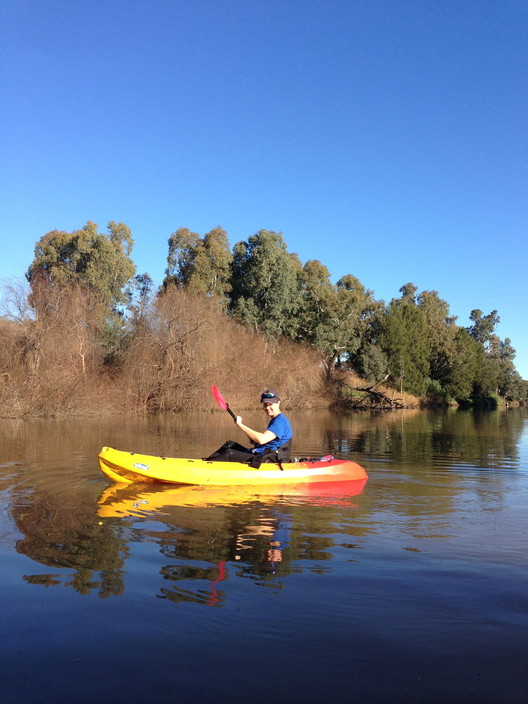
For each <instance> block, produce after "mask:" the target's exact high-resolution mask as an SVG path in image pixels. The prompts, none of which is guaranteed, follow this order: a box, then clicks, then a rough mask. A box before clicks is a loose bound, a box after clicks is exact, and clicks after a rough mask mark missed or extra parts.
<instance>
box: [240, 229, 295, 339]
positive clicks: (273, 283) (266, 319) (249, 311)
mask: <svg viewBox="0 0 528 704" xmlns="http://www.w3.org/2000/svg"><path fill="white" fill-rule="evenodd" d="M299 272H300V263H299V260H298V258H297V257H296V255H292V254H290V253H289V252H288V250H287V249H286V244H285V242H284V239H283V236H282V234H281V233H278V232H273V231H270V230H259V232H257V233H256V234H255V235H252V236H251V237H249V239H248V240H247V242H237V244H236V245H235V246H234V248H233V263H232V279H231V281H232V287H233V288H232V294H231V310H232V312H233V313H234V314H235V316H236V317H238V318H240V320H241V321H242V322H244V323H245V324H246V325H248V326H249V327H251V328H254V329H255V330H258V331H260V332H262V333H264V334H265V335H268V336H269V337H279V336H280V335H284V336H286V337H290V338H294V337H295V336H296V331H297V323H296V315H297V312H298V310H299V288H298V276H299Z"/></svg>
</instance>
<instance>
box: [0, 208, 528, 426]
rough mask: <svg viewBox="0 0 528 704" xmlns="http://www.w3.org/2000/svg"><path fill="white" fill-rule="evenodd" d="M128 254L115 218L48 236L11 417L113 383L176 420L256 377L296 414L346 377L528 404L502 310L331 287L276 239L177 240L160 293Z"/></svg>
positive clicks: (41, 245)
mask: <svg viewBox="0 0 528 704" xmlns="http://www.w3.org/2000/svg"><path fill="white" fill-rule="evenodd" d="M132 248H133V238H132V233H131V231H130V228H129V227H128V226H127V225H125V224H124V223H116V222H110V223H109V224H108V227H107V231H106V232H100V231H99V228H98V227H97V225H95V224H94V223H92V222H88V223H87V224H86V225H85V226H84V227H83V228H81V229H80V230H76V231H73V232H69V233H68V232H63V231H58V230H53V231H52V232H49V233H47V234H46V235H44V236H43V237H42V238H41V239H40V240H39V241H38V242H37V243H36V246H35V253H34V259H33V261H32V262H31V264H30V266H29V268H28V270H27V273H26V280H27V285H28V290H27V291H22V290H20V289H18V290H17V289H16V287H13V286H10V287H7V288H6V290H5V291H4V302H3V308H4V310H3V316H2V318H1V319H0V324H1V326H2V332H3V333H4V335H3V336H4V340H5V341H6V342H5V344H4V348H3V349H2V350H1V351H0V373H1V374H2V377H1V378H2V385H1V386H0V392H1V400H2V403H3V404H4V407H8V408H13V409H16V406H17V404H18V405H19V406H21V405H24V404H25V407H26V411H25V412H26V413H27V412H29V410H28V409H30V408H31V407H32V404H36V405H37V406H38V405H39V404H41V405H42V408H43V409H45V408H49V404H50V398H51V397H53V398H54V399H55V401H54V403H55V406H54V407H66V408H67V407H68V404H73V405H75V404H76V403H77V402H78V398H79V395H80V394H81V395H82V393H85V394H86V395H87V396H86V398H87V402H92V403H93V402H94V400H95V399H96V398H103V397H105V393H103V391H102V388H103V386H104V388H105V389H108V386H109V384H110V385H111V384H112V383H113V384H116V385H117V386H118V387H119V389H120V392H121V395H122V396H123V402H125V401H124V396H126V403H127V404H129V405H131V406H133V407H135V408H144V409H148V410H168V409H172V410H179V409H182V408H185V407H189V405H190V404H195V405H196V402H197V394H203V392H204V388H205V386H206V384H207V381H208V380H209V379H210V377H211V375H212V374H215V375H216V377H215V378H222V379H225V380H226V383H230V380H232V381H233V384H234V380H235V379H238V380H240V377H241V376H243V378H245V379H246V384H247V383H248V382H247V379H248V378H249V379H250V378H251V376H252V374H254V375H255V377H257V376H259V377H260V380H259V381H257V380H256V379H255V383H256V384H257V386H258V385H261V384H262V383H263V381H262V379H264V378H265V379H268V380H272V379H275V380H276V381H275V382H274V383H280V384H286V386H287V387H288V390H289V394H290V399H291V401H292V402H293V403H295V398H297V400H298V401H299V403H301V401H302V398H303V396H304V395H306V389H310V390H311V392H312V393H313V392H315V391H316V390H317V389H318V390H319V391H320V392H321V391H322V390H323V391H324V388H325V385H326V388H328V385H329V384H331V383H332V381H333V380H334V379H335V378H336V372H338V371H339V372H340V373H341V372H343V371H346V370H352V371H354V372H356V373H357V374H359V375H360V376H361V377H362V378H364V379H366V380H367V381H368V382H370V383H372V384H375V383H379V382H380V381H382V380H383V381H384V382H385V383H387V384H389V385H391V386H392V387H394V388H395V389H398V390H399V391H400V393H404V392H407V393H411V394H415V395H418V396H429V397H430V398H434V399H436V400H437V401H438V400H444V401H449V400H456V401H458V402H459V403H474V402H477V401H478V400H481V399H485V398H490V397H493V396H501V397H503V398H505V399H507V400H509V401H522V400H525V398H526V383H525V382H523V380H522V379H521V377H520V375H519V373H518V372H517V370H516V369H515V365H514V359H515V350H514V349H513V347H512V345H511V341H510V340H509V339H508V338H506V339H505V340H501V339H500V338H499V337H498V336H497V335H496V333H495V328H496V325H497V324H498V322H499V316H498V313H497V311H495V310H494V311H491V312H490V313H489V314H487V315H485V314H484V313H483V312H482V311H481V310H478V309H475V310H473V311H471V313H470V316H469V319H470V321H471V324H470V325H469V326H467V327H462V326H459V325H458V324H457V322H456V320H457V319H456V317H455V316H452V315H451V314H450V311H449V304H448V303H447V302H446V301H444V300H443V299H441V298H440V296H439V295H438V292H437V291H422V292H418V289H417V287H416V286H415V285H414V284H412V283H406V284H404V285H403V286H402V287H401V289H400V291H399V293H400V296H399V297H398V298H393V299H392V300H391V301H390V302H388V303H385V302H384V301H381V300H376V299H375V297H374V294H373V292H372V291H370V290H368V289H367V288H365V286H364V285H363V284H362V283H361V281H360V280H359V279H358V278H357V277H355V276H353V275H352V274H348V275H346V276H343V277H342V278H340V279H339V280H338V281H337V283H335V284H334V283H332V281H331V276H330V272H329V270H328V269H327V267H326V266H325V265H324V264H323V263H322V262H320V261H319V260H309V261H307V262H305V263H304V264H303V263H302V262H301V261H300V259H299V257H298V255H297V254H294V253H291V252H289V251H288V249H287V245H286V243H285V241H284V238H283V235H282V234H281V233H279V232H273V231H269V230H259V231H258V232H257V233H256V234H254V235H252V236H250V237H249V238H248V239H247V240H246V241H241V242H237V243H236V244H235V245H234V247H233V248H232V249H231V248H230V245H229V241H228V236H227V233H226V232H225V231H224V230H223V229H222V228H221V227H216V228H214V229H212V230H211V231H210V232H207V233H206V234H205V235H203V236H201V235H199V234H198V233H195V232H192V231H191V230H189V229H187V228H180V229H178V230H176V231H175V232H174V233H173V234H172V235H171V236H170V238H169V240H168V253H167V268H166V272H165V277H164V280H163V282H162V284H161V286H159V288H157V289H155V287H154V284H153V281H152V278H151V277H150V276H149V274H148V273H143V274H137V269H136V265H135V264H134V262H133V259H132ZM235 343H237V350H238V353H237V355H235V356H234V355H233V354H232V350H233V345H234V344H235ZM242 367H243V369H242ZM321 368H322V369H323V372H324V373H323V380H322V381H321V379H320V378H319V377H320V376H321V375H320V374H319V373H318V372H317V370H318V369H321ZM288 370H289V371H288ZM218 375H220V376H218ZM98 383H100V384H101V385H102V386H101V388H99V387H98V386H97V384H98ZM264 383H266V382H264ZM21 386H23V387H24V389H23V392H21ZM83 389H84V391H83ZM32 394H33V397H32ZM88 396H89V397H90V398H88ZM22 399H25V401H23V400H22ZM72 399H76V401H75V403H74V401H73V400H72ZM248 403H250V402H249V401H248ZM6 404H7V406H6ZM52 405H53V404H52ZM200 406H201V404H199V403H198V407H200ZM19 410H20V411H21V414H22V415H23V414H24V413H23V412H22V408H20V409H19ZM42 412H45V410H43V411H42ZM13 414H15V415H16V412H15V411H13Z"/></svg>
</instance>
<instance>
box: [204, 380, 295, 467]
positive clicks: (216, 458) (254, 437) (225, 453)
mask: <svg viewBox="0 0 528 704" xmlns="http://www.w3.org/2000/svg"><path fill="white" fill-rule="evenodd" d="M260 402H261V404H262V408H263V410H264V413H265V414H266V415H267V416H268V418H269V419H270V421H269V423H268V426H267V428H266V430H264V431H263V432H260V431H258V430H253V428H250V427H249V426H248V425H244V423H243V422H242V417H241V416H236V420H235V423H236V425H237V426H238V427H239V428H240V430H242V432H243V433H245V434H246V436H247V437H248V439H249V440H250V441H251V442H252V443H253V445H254V447H253V448H247V447H244V446H242V445H240V444H239V443H237V442H233V441H232V440H228V441H227V442H226V443H224V444H223V445H222V447H221V448H219V449H218V450H217V451H216V452H214V453H213V454H212V455H211V456H210V457H207V459H208V460H211V461H213V462H249V463H250V464H251V465H252V466H253V467H256V466H259V465H260V464H261V462H263V461H264V462H266V461H267V462H286V461H288V460H289V454H290V447H291V440H292V437H293V432H292V428H291V425H290V421H289V420H288V418H286V416H285V415H284V413H283V412H282V411H281V409H280V396H279V394H278V393H277V392H276V391H274V390H273V389H266V391H263V392H262V394H261V395H260Z"/></svg>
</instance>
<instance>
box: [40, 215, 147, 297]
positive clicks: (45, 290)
mask: <svg viewBox="0 0 528 704" xmlns="http://www.w3.org/2000/svg"><path fill="white" fill-rule="evenodd" d="M133 244H134V240H133V239H132V233H131V231H130V229H129V228H128V227H127V226H126V225H124V224H123V223H115V222H110V223H108V234H106V235H105V234H101V233H99V231H98V227H97V225H95V224H94V223H93V222H90V221H89V222H87V223H86V225H85V226H84V227H83V228H82V229H81V230H75V231H74V232H70V233H68V232H59V231H58V230H53V231H52V232H48V233H47V234H46V235H44V236H43V237H42V238H41V239H40V240H39V241H38V242H37V244H36V246H35V258H34V260H33V262H32V264H31V266H30V267H29V269H28V271H27V273H26V278H27V280H28V281H29V283H30V285H31V297H30V302H31V304H32V305H33V307H34V308H35V310H37V311H38V309H39V307H40V308H41V310H42V307H43V306H44V305H45V304H46V303H47V300H48V298H49V294H50V292H51V291H53V290H54V289H60V288H61V287H64V286H66V285H72V284H78V285H80V286H83V287H86V288H87V289H89V290H90V291H92V292H94V293H95V294H96V296H97V297H98V299H99V300H100V301H101V302H102V303H103V304H105V305H106V306H107V307H108V309H109V310H114V311H115V310H116V309H117V308H118V306H119V305H122V304H124V303H126V301H127V293H126V290H125V287H126V285H127V284H128V283H129V282H130V280H131V279H132V277H133V276H134V274H135V271H136V267H135V265H134V263H133V261H132V259H131V257H130V253H131V251H132V247H133Z"/></svg>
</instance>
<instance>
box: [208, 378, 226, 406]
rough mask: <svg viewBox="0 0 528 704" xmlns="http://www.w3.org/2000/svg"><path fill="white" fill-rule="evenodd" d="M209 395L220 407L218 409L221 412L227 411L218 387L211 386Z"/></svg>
mask: <svg viewBox="0 0 528 704" xmlns="http://www.w3.org/2000/svg"><path fill="white" fill-rule="evenodd" d="M211 393H212V394H213V396H214V400H215V401H216V402H217V404H218V405H219V406H220V408H221V409H222V410H223V411H227V408H228V406H227V403H226V402H225V401H224V397H223V396H222V394H221V393H220V391H219V390H218V387H217V386H215V385H214V384H212V386H211Z"/></svg>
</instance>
